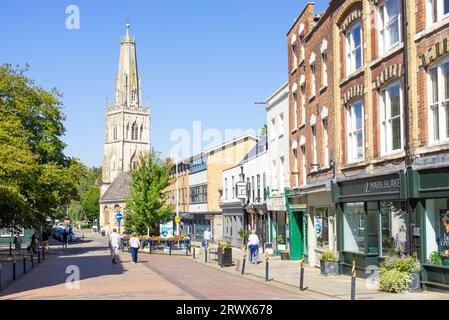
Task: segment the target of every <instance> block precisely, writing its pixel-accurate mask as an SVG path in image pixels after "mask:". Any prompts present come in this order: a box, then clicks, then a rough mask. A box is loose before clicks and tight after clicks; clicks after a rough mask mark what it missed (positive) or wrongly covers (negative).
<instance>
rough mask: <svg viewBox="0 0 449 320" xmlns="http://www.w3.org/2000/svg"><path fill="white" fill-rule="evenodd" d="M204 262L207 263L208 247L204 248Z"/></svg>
mask: <svg viewBox="0 0 449 320" xmlns="http://www.w3.org/2000/svg"><path fill="white" fill-rule="evenodd" d="M204 262H205V263H207V247H206V248H204Z"/></svg>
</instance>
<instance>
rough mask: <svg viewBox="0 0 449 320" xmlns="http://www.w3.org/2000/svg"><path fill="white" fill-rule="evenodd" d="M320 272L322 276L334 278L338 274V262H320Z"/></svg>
mask: <svg viewBox="0 0 449 320" xmlns="http://www.w3.org/2000/svg"><path fill="white" fill-rule="evenodd" d="M320 271H321V274H322V275H325V276H329V275H331V276H336V275H338V274H339V272H338V262H337V261H320Z"/></svg>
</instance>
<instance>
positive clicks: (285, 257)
mask: <svg viewBox="0 0 449 320" xmlns="http://www.w3.org/2000/svg"><path fill="white" fill-rule="evenodd" d="M281 260H290V254H289V253H288V252H281Z"/></svg>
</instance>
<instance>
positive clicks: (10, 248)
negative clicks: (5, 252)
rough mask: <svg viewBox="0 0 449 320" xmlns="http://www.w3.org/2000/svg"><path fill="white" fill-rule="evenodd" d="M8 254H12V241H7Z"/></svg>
mask: <svg viewBox="0 0 449 320" xmlns="http://www.w3.org/2000/svg"><path fill="white" fill-rule="evenodd" d="M9 255H10V256H12V243H11V241H9Z"/></svg>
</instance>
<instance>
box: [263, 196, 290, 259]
mask: <svg viewBox="0 0 449 320" xmlns="http://www.w3.org/2000/svg"><path fill="white" fill-rule="evenodd" d="M286 209H287V207H286V204H285V195H283V194H282V195H271V196H270V197H268V199H267V211H268V228H269V236H268V240H267V242H271V243H273V248H275V252H276V254H277V255H279V254H280V252H282V251H286V250H287V248H288V245H287V240H286V239H287V226H288V221H287V214H286Z"/></svg>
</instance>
